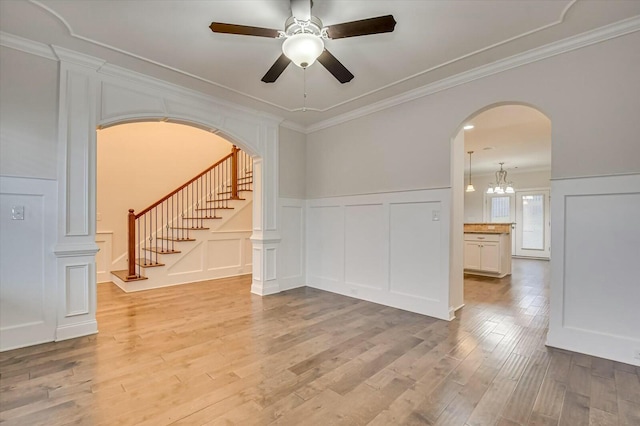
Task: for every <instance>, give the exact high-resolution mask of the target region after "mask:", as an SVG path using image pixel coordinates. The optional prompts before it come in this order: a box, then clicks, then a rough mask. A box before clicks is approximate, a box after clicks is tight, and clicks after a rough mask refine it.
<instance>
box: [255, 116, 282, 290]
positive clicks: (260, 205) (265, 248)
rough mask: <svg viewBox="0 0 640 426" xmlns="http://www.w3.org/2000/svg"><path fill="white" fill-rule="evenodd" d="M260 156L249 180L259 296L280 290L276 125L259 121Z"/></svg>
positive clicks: (256, 286) (256, 285)
mask: <svg viewBox="0 0 640 426" xmlns="http://www.w3.org/2000/svg"><path fill="white" fill-rule="evenodd" d="M260 139H261V147H262V150H261V151H262V158H258V159H255V160H254V163H253V176H254V178H253V180H254V191H253V193H254V198H253V215H254V219H253V235H252V236H251V241H252V243H253V283H252V285H251V292H252V293H255V294H259V295H262V296H264V295H267V294H273V293H277V292H279V291H280V286H279V284H278V279H277V270H276V268H277V264H278V262H277V256H278V247H279V244H280V234H279V233H278V223H277V222H278V221H277V212H278V184H279V182H278V127H277V126H274V125H272V124H263V125H262V127H261V133H260Z"/></svg>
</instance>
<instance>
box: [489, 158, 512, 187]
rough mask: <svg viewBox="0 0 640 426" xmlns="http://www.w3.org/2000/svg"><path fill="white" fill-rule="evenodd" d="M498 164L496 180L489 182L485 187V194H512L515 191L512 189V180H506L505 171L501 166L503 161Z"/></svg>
mask: <svg viewBox="0 0 640 426" xmlns="http://www.w3.org/2000/svg"><path fill="white" fill-rule="evenodd" d="M498 164H500V170H498V171H497V172H496V181H495V183H490V184H489V188H488V189H487V194H513V193H515V192H516V191H515V189H513V182H508V181H507V171H506V170H504V169H503V168H502V165H503V164H504V162H503V163H498Z"/></svg>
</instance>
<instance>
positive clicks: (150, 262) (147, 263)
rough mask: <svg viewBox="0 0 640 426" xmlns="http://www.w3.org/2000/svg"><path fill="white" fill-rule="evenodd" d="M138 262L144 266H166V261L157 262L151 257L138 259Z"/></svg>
mask: <svg viewBox="0 0 640 426" xmlns="http://www.w3.org/2000/svg"><path fill="white" fill-rule="evenodd" d="M136 264H138V265H140V266H142V267H143V268H154V267H156V266H164V263H160V262H156V261H154V260H151V259H136Z"/></svg>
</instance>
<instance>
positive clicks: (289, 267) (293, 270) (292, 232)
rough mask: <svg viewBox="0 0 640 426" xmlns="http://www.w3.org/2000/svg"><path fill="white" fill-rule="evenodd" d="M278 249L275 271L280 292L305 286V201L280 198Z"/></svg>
mask: <svg viewBox="0 0 640 426" xmlns="http://www.w3.org/2000/svg"><path fill="white" fill-rule="evenodd" d="M278 217H279V218H280V224H279V227H280V237H281V241H280V248H279V250H278V259H277V262H278V264H277V271H278V275H279V276H278V284H279V286H280V291H283V290H290V289H292V288H297V287H304V286H305V285H306V273H305V269H306V265H305V200H301V199H297V198H280V213H279V216H278Z"/></svg>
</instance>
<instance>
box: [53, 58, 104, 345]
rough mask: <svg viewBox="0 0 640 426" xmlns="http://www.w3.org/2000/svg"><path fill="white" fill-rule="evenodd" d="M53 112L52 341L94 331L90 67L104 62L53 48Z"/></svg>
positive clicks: (93, 75)
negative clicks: (56, 64) (56, 65)
mask: <svg viewBox="0 0 640 426" xmlns="http://www.w3.org/2000/svg"><path fill="white" fill-rule="evenodd" d="M53 50H54V52H55V54H56V56H57V57H58V59H59V61H60V87H59V91H60V102H59V110H58V214H59V216H58V238H57V244H56V247H55V249H54V253H55V255H56V258H57V278H58V291H57V294H58V324H57V329H56V340H64V339H69V338H73V337H78V336H83V335H87V334H92V333H96V332H97V331H98V328H97V323H96V273H95V254H96V253H97V251H98V246H97V245H96V243H95V221H96V216H95V205H96V194H95V187H96V175H95V173H96V164H95V161H96V154H95V147H96V99H97V98H96V95H97V81H98V80H97V76H96V71H97V70H98V69H99V68H100V67H101V66H102V65H103V64H104V61H102V60H99V59H95V58H92V57H90V56H86V55H82V54H79V53H77V52H73V51H69V50H67V49H63V48H60V47H55V46H54V47H53Z"/></svg>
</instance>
